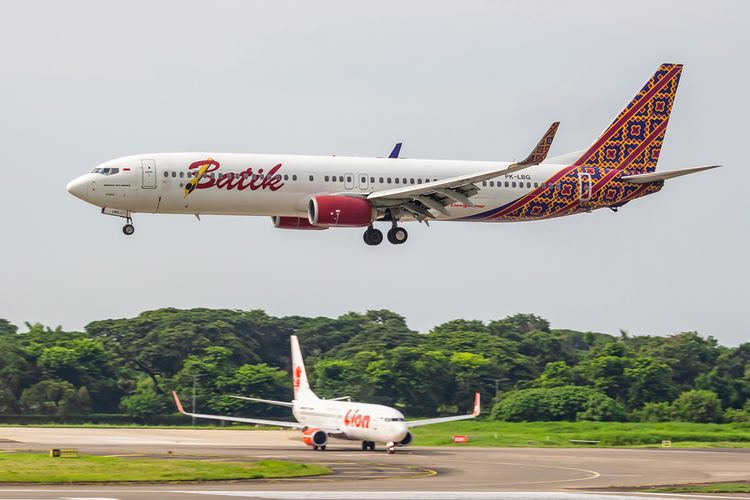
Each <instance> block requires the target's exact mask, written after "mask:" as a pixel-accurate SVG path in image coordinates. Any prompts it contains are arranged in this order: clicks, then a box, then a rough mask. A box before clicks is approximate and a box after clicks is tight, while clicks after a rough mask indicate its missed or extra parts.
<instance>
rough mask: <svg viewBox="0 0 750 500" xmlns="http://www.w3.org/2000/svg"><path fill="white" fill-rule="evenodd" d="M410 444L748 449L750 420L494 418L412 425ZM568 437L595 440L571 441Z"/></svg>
mask: <svg viewBox="0 0 750 500" xmlns="http://www.w3.org/2000/svg"><path fill="white" fill-rule="evenodd" d="M412 432H413V433H414V445H415V446H419V445H422V446H446V445H453V436H454V435H461V436H467V437H468V442H467V443H465V444H464V443H462V444H456V445H455V446H498V447H529V446H533V447H581V446H588V447H592V446H593V447H597V446H599V447H602V446H608V447H613V446H626V447H658V446H661V442H662V441H671V442H672V447H675V448H678V447H691V448H708V447H721V448H727V447H734V448H744V447H750V424H748V423H741V424H740V423H735V424H694V423H689V422H664V423H636V422H518V423H516V422H494V421H481V420H473V421H465V422H451V423H446V424H436V425H431V426H424V427H416V428H414V429H412ZM572 440H578V441H598V443H597V444H575V443H573V442H572Z"/></svg>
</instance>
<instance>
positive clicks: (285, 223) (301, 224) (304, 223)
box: [271, 215, 328, 231]
mask: <svg viewBox="0 0 750 500" xmlns="http://www.w3.org/2000/svg"><path fill="white" fill-rule="evenodd" d="M271 221H272V222H273V225H274V227H278V228H279V229H301V230H307V231H322V230H323V229H328V228H327V227H323V226H313V225H312V224H310V221H309V220H307V219H306V218H304V217H282V216H279V215H273V216H271Z"/></svg>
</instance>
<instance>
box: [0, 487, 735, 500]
mask: <svg viewBox="0 0 750 500" xmlns="http://www.w3.org/2000/svg"><path fill="white" fill-rule="evenodd" d="M0 493H47V494H50V493H68V494H70V493H77V494H86V493H109V494H112V493H115V494H117V493H124V494H152V495H155V494H158V495H162V496H163V495H165V494H179V495H186V494H187V495H205V496H224V497H247V498H257V497H263V498H270V499H274V500H292V499H300V500H328V499H330V500H349V499H351V500H383V499H387V500H433V499H435V500H580V499H581V498H585V499H586V500H642V499H643V498H644V497H646V498H647V497H666V498H675V499H679V498H682V499H691V498H693V499H694V498H697V499H726V498H737V497H732V496H720V495H694V494H679V493H645V492H597V491H576V492H561V491H539V492H534V491H379V492H375V491H268V490H255V491H254V490H224V491H222V490H214V491H208V490H161V489H152V490H138V489H132V490H128V489H119V490H118V489H108V490H101V489H81V490H75V489H66V490H61V489H0ZM58 498H62V499H65V500H118V499H117V498H114V497H80V496H76V497H69V496H65V497H58ZM5 500H11V499H5ZM17 500H29V499H28V498H26V499H17Z"/></svg>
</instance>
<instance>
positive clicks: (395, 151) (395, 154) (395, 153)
mask: <svg viewBox="0 0 750 500" xmlns="http://www.w3.org/2000/svg"><path fill="white" fill-rule="evenodd" d="M402 144H403V143H402V142H399V143H397V144H396V145H395V146H393V151H391V154H389V155H388V158H398V155H399V154H400V153H401V145H402Z"/></svg>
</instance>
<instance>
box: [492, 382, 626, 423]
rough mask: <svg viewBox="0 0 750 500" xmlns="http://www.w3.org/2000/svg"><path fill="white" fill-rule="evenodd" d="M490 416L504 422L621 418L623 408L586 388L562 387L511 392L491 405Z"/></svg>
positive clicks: (623, 412) (615, 419)
mask: <svg viewBox="0 0 750 500" xmlns="http://www.w3.org/2000/svg"><path fill="white" fill-rule="evenodd" d="M491 418H493V419H495V420H506V421H508V422H523V421H555V420H598V421H607V420H614V421H623V420H625V409H624V408H623V407H622V405H620V404H619V403H618V402H617V401H615V400H614V399H612V398H610V397H608V396H606V395H604V394H602V393H601V392H599V391H597V390H595V389H592V388H590V387H579V386H563V387H556V388H537V389H523V390H520V391H514V392H511V393H510V394H508V395H507V396H506V397H505V398H503V399H502V400H501V401H500V402H498V403H497V404H495V406H494V407H493V408H492V413H491Z"/></svg>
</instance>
